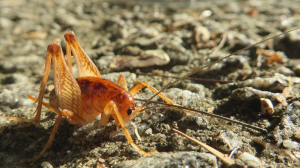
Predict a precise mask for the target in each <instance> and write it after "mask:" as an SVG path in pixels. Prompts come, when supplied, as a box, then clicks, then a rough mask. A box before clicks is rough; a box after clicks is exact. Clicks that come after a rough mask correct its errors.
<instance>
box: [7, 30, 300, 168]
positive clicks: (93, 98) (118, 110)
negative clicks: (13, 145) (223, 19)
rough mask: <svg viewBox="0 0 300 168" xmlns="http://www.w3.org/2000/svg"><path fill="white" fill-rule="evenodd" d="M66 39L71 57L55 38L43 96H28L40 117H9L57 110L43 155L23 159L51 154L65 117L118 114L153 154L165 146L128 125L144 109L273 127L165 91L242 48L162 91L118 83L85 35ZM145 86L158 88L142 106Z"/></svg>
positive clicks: (81, 119) (83, 119)
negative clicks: (191, 104)
mask: <svg viewBox="0 0 300 168" xmlns="http://www.w3.org/2000/svg"><path fill="white" fill-rule="evenodd" d="M296 29H298V28H296ZM296 29H293V30H289V31H286V32H284V33H282V34H279V35H276V36H273V37H270V38H267V39H265V40H263V41H260V42H258V43H256V44H253V45H251V46H248V47H246V48H244V49H242V50H247V49H249V48H251V47H253V46H255V45H257V44H259V43H263V42H265V41H267V40H269V39H273V38H276V37H277V36H280V35H283V34H286V33H289V32H291V31H294V30H296ZM64 38H65V41H66V57H65V55H64V54H63V51H62V47H61V44H60V43H58V42H53V43H52V44H50V45H49V46H48V48H47V55H46V62H45V68H44V71H43V78H42V81H41V85H40V91H39V95H38V97H37V98H35V97H33V96H31V95H28V98H30V99H31V100H32V101H34V102H36V103H37V107H36V110H35V117H34V118H33V119H28V118H20V117H8V118H7V120H18V121H25V122H33V123H36V124H38V123H39V122H40V120H41V112H42V106H44V107H45V108H47V109H49V110H50V111H52V112H53V113H56V114H57V118H56V120H55V124H54V126H53V129H52V132H51V134H50V137H49V139H48V142H47V143H46V145H45V146H44V148H43V149H41V151H40V152H39V153H38V154H36V155H34V156H33V157H32V158H26V159H23V160H22V162H32V161H34V160H37V159H39V158H40V157H41V156H42V155H43V154H44V153H45V151H46V150H47V149H48V148H49V147H51V144H52V142H53V140H54V139H55V134H56V133H57V130H58V128H59V125H60V123H61V121H62V118H63V117H65V118H66V120H67V121H68V122H69V123H70V124H73V125H77V124H78V125H87V124H90V123H92V122H93V121H94V120H95V118H96V117H98V116H99V115H101V119H100V123H101V125H102V126H106V125H107V124H108V122H109V120H110V118H114V122H115V125H116V126H117V127H121V128H122V129H123V131H124V133H125V136H126V139H127V141H128V143H129V144H130V145H131V146H132V147H133V148H134V149H135V150H136V151H137V152H139V153H140V154H142V155H149V154H151V153H156V152H159V151H157V150H155V149H154V150H152V151H144V150H142V149H141V148H140V147H138V145H136V144H135V143H134V140H133V139H132V137H131V135H130V133H129V131H128V129H127V127H126V124H128V123H129V122H130V121H131V119H132V118H133V117H134V116H135V115H137V114H139V113H141V112H143V111H144V110H151V109H152V108H169V109H178V110H181V111H184V112H186V113H189V114H190V115H196V114H198V113H201V114H203V115H209V116H212V117H218V118H220V119H224V120H227V121H230V122H233V123H237V124H241V125H243V126H245V127H248V128H252V129H255V130H258V131H261V132H267V130H265V129H263V128H260V127H257V126H253V125H251V124H246V123H243V122H240V121H237V120H234V119H229V118H226V117H222V116H219V115H215V114H213V113H207V112H201V111H197V110H193V109H190V108H185V107H182V106H181V105H179V104H177V103H176V102H174V101H173V100H171V99H169V98H168V97H167V96H165V95H164V94H163V91H165V90H166V89H167V88H169V87H170V86H172V85H174V84H175V83H177V82H179V81H181V80H183V79H186V78H188V77H189V76H191V75H192V74H195V73H197V72H199V71H201V70H203V69H204V68H207V67H210V66H212V65H214V64H216V63H218V62H220V61H222V60H225V59H227V58H229V57H230V56H232V55H235V54H237V53H239V52H240V51H242V50H239V51H236V52H234V53H232V54H230V55H228V56H225V57H223V58H222V59H219V60H217V61H215V62H212V63H210V64H208V65H206V66H204V67H200V68H198V69H196V70H194V71H193V72H191V73H188V74H186V75H184V76H182V77H179V78H178V79H176V80H175V81H174V82H171V83H169V84H168V85H166V86H164V87H163V88H162V89H161V90H157V89H155V88H154V87H152V86H151V85H150V84H148V83H147V81H145V82H140V83H138V84H136V85H135V86H134V87H133V88H131V89H128V87H127V84H126V79H125V77H124V76H123V75H120V76H119V78H118V81H117V82H116V83H114V82H112V81H109V80H106V79H103V78H102V76H101V73H100V72H99V70H98V69H97V67H96V65H95V64H94V63H93V62H92V60H91V59H90V58H89V56H88V55H87V54H86V53H85V51H84V50H83V47H82V46H81V44H80V43H79V40H78V39H77V38H76V36H75V34H74V32H72V31H68V32H66V33H65V35H64ZM72 56H73V58H74V59H75V62H76V66H77V69H78V73H79V77H78V78H75V77H74V76H73V74H72V61H71V59H72ZM51 67H52V69H53V79H54V89H53V90H52V91H51V92H50V98H49V102H45V101H43V98H44V94H45V93H44V92H45V87H46V85H47V81H48V76H49V73H50V69H51ZM143 88H148V89H150V90H151V91H152V92H153V96H152V97H151V98H150V99H148V100H145V102H144V103H143V105H142V106H140V107H137V106H136V103H135V99H134V97H135V95H137V94H138V93H139V92H140V91H141V90H142V89H143ZM156 96H159V97H160V98H161V99H162V100H164V101H165V102H166V104H165V103H163V106H161V107H160V106H154V107H149V108H147V105H148V104H149V103H150V102H151V101H152V99H153V98H154V97H156Z"/></svg>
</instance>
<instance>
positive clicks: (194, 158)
mask: <svg viewBox="0 0 300 168" xmlns="http://www.w3.org/2000/svg"><path fill="white" fill-rule="evenodd" d="M179 165H184V166H185V167H212V168H217V167H218V165H217V159H216V156H214V155H212V154H208V153H198V152H176V153H174V152H168V153H165V152H161V153H155V154H152V155H150V156H144V157H141V158H139V159H138V160H128V161H123V162H121V163H118V164H117V165H115V166H114V167H116V168H119V167H131V168H141V167H147V168H156V167H178V166H179Z"/></svg>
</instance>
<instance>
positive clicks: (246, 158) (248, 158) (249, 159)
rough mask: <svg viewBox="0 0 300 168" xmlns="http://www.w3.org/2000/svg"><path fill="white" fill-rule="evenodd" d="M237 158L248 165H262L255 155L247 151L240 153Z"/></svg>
mask: <svg viewBox="0 0 300 168" xmlns="http://www.w3.org/2000/svg"><path fill="white" fill-rule="evenodd" d="M237 159H240V160H241V161H243V162H244V163H245V164H246V165H247V166H249V167H260V166H261V165H262V164H261V161H260V160H259V159H258V158H257V157H255V156H253V155H251V154H250V153H247V152H244V153H242V154H241V155H239V156H238V157H237Z"/></svg>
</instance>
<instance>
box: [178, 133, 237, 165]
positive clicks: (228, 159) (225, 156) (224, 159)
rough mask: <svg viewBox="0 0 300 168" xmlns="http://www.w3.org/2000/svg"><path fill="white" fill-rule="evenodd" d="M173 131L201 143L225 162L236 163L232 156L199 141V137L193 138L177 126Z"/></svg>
mask: <svg viewBox="0 0 300 168" xmlns="http://www.w3.org/2000/svg"><path fill="white" fill-rule="evenodd" d="M172 129H173V131H175V132H176V133H178V134H180V135H181V136H184V137H186V138H188V139H190V140H191V141H193V142H195V143H197V144H199V145H200V146H202V147H203V148H205V149H206V150H208V151H209V152H210V153H212V154H214V155H215V156H217V157H218V158H219V159H221V160H222V161H223V162H225V163H226V164H228V165H229V166H231V165H233V164H235V161H234V160H233V159H231V158H229V157H228V156H227V155H226V154H223V153H221V152H219V151H218V150H216V149H214V148H212V147H210V146H208V145H206V144H205V143H203V142H200V141H198V140H197V139H195V138H192V137H190V136H188V135H186V134H185V133H183V132H180V131H179V130H177V129H175V128H172Z"/></svg>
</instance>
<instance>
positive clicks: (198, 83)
mask: <svg viewBox="0 0 300 168" xmlns="http://www.w3.org/2000/svg"><path fill="white" fill-rule="evenodd" d="M299 12H300V8H299V1H292V0H287V1H273V0H266V1H256V0H249V1H242V0H241V1H221V0H218V1H208V2H202V1H168V0H165V1H162V2H156V1H152V2H151V3H150V2H147V3H145V2H136V1H119V0H117V1H111V2H103V1H97V0H91V1H86V0H76V1H70V0H66V1H58V0H48V1H39V0H27V1H25V0H2V1H0V167H15V168H17V167H19V168H23V167H32V168H34V167H51V166H53V167H101V166H103V167H186V166H188V167H228V165H226V164H225V163H224V162H222V161H221V160H219V159H218V158H216V157H215V156H214V155H212V154H210V153H209V152H208V151H206V150H205V149H203V148H202V147H200V146H199V145H197V144H196V143H194V142H191V141H190V140H188V139H186V138H183V137H181V136H180V135H178V134H176V133H174V132H173V131H172V129H171V128H172V126H174V125H177V127H178V129H179V130H181V131H182V132H185V133H186V134H188V135H189V136H192V137H194V138H196V139H198V140H200V141H202V142H204V143H206V144H207V145H210V146H212V147H213V148H215V149H217V150H219V151H221V152H223V153H225V154H228V155H230V154H231V153H232V158H233V159H235V161H236V164H237V165H238V166H243V165H248V166H250V167H300V161H299V160H300V144H299V143H300V129H299V127H300V119H299V117H300V111H299V107H300V103H299V84H300V78H299V76H300V59H299V55H300V50H299V46H300V41H299V37H300V31H299V30H295V31H292V32H290V33H288V34H285V35H281V36H279V37H276V38H274V39H272V40H269V41H266V42H264V43H261V44H259V45H256V46H254V47H252V48H251V49H249V50H245V51H242V52H239V53H237V54H235V55H233V56H232V57H230V58H228V59H225V60H223V61H221V62H219V63H217V64H214V65H213V66H210V67H208V68H205V69H203V70H201V71H199V72H197V73H196V74H194V75H192V76H191V77H192V78H196V79H185V80H182V81H180V82H178V83H176V84H174V85H172V86H171V87H170V88H168V89H166V90H165V91H164V92H163V93H164V94H165V95H166V96H167V97H169V98H170V99H172V100H174V101H175V102H176V103H178V104H181V105H182V106H184V107H189V108H193V109H198V110H201V111H205V112H206V111H208V109H211V108H212V107H213V108H214V109H213V111H212V113H214V114H218V115H221V116H224V117H228V118H230V119H235V120H238V121H241V122H244V123H247V124H250V125H253V126H257V127H260V128H262V129H265V130H266V132H263V131H260V130H255V129H251V128H249V127H247V126H243V125H240V124H237V123H233V122H230V121H226V120H222V119H217V118H214V117H209V116H207V115H204V114H201V115H200V114H185V113H183V112H180V111H179V110H168V109H163V108H155V109H151V110H147V111H146V112H145V113H142V114H139V115H137V116H135V117H134V119H133V122H134V123H135V125H137V128H138V132H139V134H140V136H141V138H142V139H141V140H140V141H139V140H138V138H137V136H136V135H135V133H134V127H133V126H132V125H131V124H128V128H129V130H130V132H131V135H132V136H133V139H134V141H135V143H137V145H138V146H139V147H140V148H142V149H143V150H145V151H150V150H153V149H156V150H157V151H159V153H155V154H151V155H149V156H142V155H141V154H139V153H138V152H137V151H135V149H133V148H132V147H131V145H129V143H128V142H127V141H126V138H125V135H124V133H123V132H122V129H117V128H116V126H115V124H114V122H113V121H111V122H110V123H109V124H108V126H106V127H100V126H99V119H97V120H95V122H93V123H91V124H89V125H87V126H79V125H75V126H74V125H71V124H69V123H68V122H67V120H66V119H63V120H62V122H61V124H60V126H59V129H58V133H57V134H56V136H55V141H54V142H53V144H52V146H51V147H50V148H49V149H48V150H47V151H46V152H45V153H44V154H43V155H42V156H41V157H40V158H39V159H38V160H36V161H34V162H30V163H21V159H24V158H30V157H33V156H34V155H35V154H37V153H38V152H40V151H41V150H42V149H43V147H44V145H45V144H46V142H47V140H48V138H49V132H51V130H52V128H53V125H54V122H55V118H56V117H57V116H56V114H54V113H51V112H50V111H49V110H47V109H44V108H43V110H42V116H41V122H40V124H37V125H35V124H33V123H26V122H18V121H6V117H10V116H19V117H24V118H33V117H34V114H33V113H34V111H35V109H36V104H35V103H34V102H33V101H31V100H30V99H28V98H27V96H26V95H27V94H30V95H33V96H37V95H38V89H39V86H40V83H41V78H42V76H41V74H42V72H43V69H44V65H45V56H46V50H47V45H49V44H50V43H51V42H53V41H58V42H61V43H62V46H63V47H65V42H64V39H63V37H64V36H63V35H64V33H66V32H67V31H69V30H72V31H74V33H75V34H76V36H77V38H78V40H79V42H80V43H81V45H82V47H83V48H84V50H85V51H86V53H87V54H88V55H89V56H90V57H91V59H92V60H93V61H94V63H95V64H96V65H97V67H98V68H99V70H100V72H101V73H102V75H103V77H104V78H106V79H109V80H112V81H114V82H116V80H117V79H118V76H119V74H120V73H122V74H124V76H125V78H126V82H127V84H128V87H129V88H132V87H133V86H134V85H135V84H136V83H138V82H139V81H146V82H148V83H149V84H151V85H152V86H154V87H155V88H157V89H158V90H159V89H162V88H163V86H166V85H167V84H169V83H170V82H172V81H174V80H176V77H181V76H183V75H185V74H188V73H190V72H192V71H193V70H196V69H198V68H200V67H203V66H204V65H207V64H209V63H211V62H213V61H216V60H218V59H220V58H221V57H224V56H226V55H228V54H230V53H233V52H235V51H237V50H239V49H242V48H244V47H246V46H248V45H251V44H254V43H256V42H259V41H261V40H262V39H264V38H267V37H271V36H274V35H276V34H280V33H282V32H284V31H287V30H289V29H292V28H296V27H299V23H300V22H299V20H300V17H299V16H300V15H299ZM259 49H260V50H259ZM258 50H259V51H260V52H259V53H260V54H257V51H258ZM73 69H74V71H75V72H74V75H75V77H77V76H78V74H77V72H76V65H75V61H74V62H73ZM167 76H172V77H167ZM52 89H53V76H52V74H51V75H50V77H49V81H48V84H47V86H46V92H45V95H46V96H45V101H48V98H49V92H50V91H51V90H52ZM284 89H285V91H287V90H288V89H291V91H290V92H288V93H287V94H286V95H283V101H279V100H278V96H279V95H280V94H281V93H282V92H283V90H284ZM151 95H153V94H152V92H151V91H149V90H148V89H144V90H143V91H142V92H141V93H140V94H138V95H137V96H136V97H135V98H139V99H147V98H149V97H151ZM262 98H263V99H268V100H267V101H269V100H270V102H271V103H272V104H273V105H274V112H273V111H272V110H271V111H270V109H269V111H266V110H262V109H261V101H260V99H262ZM154 100H155V101H162V100H161V99H159V98H155V99H154ZM142 103H143V102H142V101H137V105H138V106H140V105H141V104H142ZM153 105H155V106H157V105H156V104H151V105H150V106H153ZM233 151H234V152H233ZM100 165H101V166H100Z"/></svg>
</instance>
